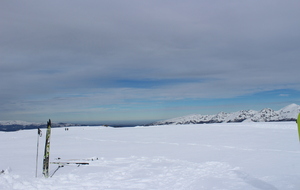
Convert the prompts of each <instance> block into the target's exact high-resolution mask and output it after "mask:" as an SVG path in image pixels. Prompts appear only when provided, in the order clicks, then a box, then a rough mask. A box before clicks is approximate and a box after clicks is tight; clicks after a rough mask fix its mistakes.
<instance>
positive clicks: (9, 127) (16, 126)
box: [0, 121, 80, 131]
mask: <svg viewBox="0 0 300 190" xmlns="http://www.w3.org/2000/svg"><path fill="white" fill-rule="evenodd" d="M70 126H80V125H78V124H70V123H52V124H51V127H53V128H55V127H70ZM46 127H47V123H46V122H45V123H33V122H26V121H0V131H18V130H24V129H37V128H46Z"/></svg>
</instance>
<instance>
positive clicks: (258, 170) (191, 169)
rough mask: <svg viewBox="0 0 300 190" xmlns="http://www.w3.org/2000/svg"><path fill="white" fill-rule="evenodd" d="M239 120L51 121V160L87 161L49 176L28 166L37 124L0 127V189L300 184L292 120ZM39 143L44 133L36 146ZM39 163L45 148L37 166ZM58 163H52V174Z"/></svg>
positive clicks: (244, 189) (188, 189)
mask: <svg viewBox="0 0 300 190" xmlns="http://www.w3.org/2000/svg"><path fill="white" fill-rule="evenodd" d="M241 125H242V124H238V125H236V124H215V125H207V126H205V125H189V126H159V127H148V128H147V127H145V128H138V127H137V128H127V129H126V128H123V129H114V128H104V127H92V128H79V127H78V128H71V129H70V132H62V131H63V129H59V128H58V129H53V131H52V132H53V133H52V135H53V136H52V137H51V138H52V139H51V146H52V147H51V149H50V152H51V153H50V160H51V161H57V160H59V161H61V162H64V161H69V162H72V161H75V162H77V161H78V162H88V163H89V165H81V166H79V167H78V166H77V165H65V166H64V167H62V168H59V169H58V170H57V171H56V173H55V174H54V175H53V177H52V178H48V179H45V178H43V176H42V175H41V172H39V175H38V178H35V177H34V174H33V171H34V170H35V165H34V164H35V163H34V161H35V151H36V147H35V146H36V134H35V131H34V130H29V131H18V132H14V133H0V148H1V150H4V152H5V154H2V155H1V157H0V166H1V168H0V169H1V170H2V169H4V170H3V172H2V173H0V189H3V190H22V189H26V190H39V189H43V190H68V189H70V190H81V189H87V190H105V189H109V190H121V189H125V190H138V189H159V190H161V189H162V190H298V189H300V182H299V177H300V175H299V174H298V171H299V169H300V166H299V165H300V164H298V163H299V162H298V160H299V156H300V155H299V154H300V151H299V149H298V148H297V146H299V143H298V139H297V134H295V136H294V133H296V129H295V127H294V123H289V122H286V123H274V124H273V126H272V124H270V123H268V124H262V123H253V124H245V126H241ZM220 126H221V127H220ZM264 126H265V127H264ZM241 127H245V128H241ZM199 132H200V133H199ZM216 132H218V133H216ZM33 134H34V135H33ZM294 137H296V138H295V140H294V139H293V138H294ZM43 143H44V142H43V140H42V139H41V150H40V153H41V154H42V152H43V151H42V149H43V146H42V145H43ZM20 145H22V146H24V147H23V148H22V149H26V150H21V149H20ZM22 146H21V147H22ZM25 147H26V148H25ZM18 148H19V149H18ZM91 154H93V155H91ZM57 155H60V156H61V158H60V159H58V158H57ZM82 155H85V156H86V157H82ZM130 155H131V156H130ZM88 156H91V157H88ZM98 156H100V157H98ZM80 157H82V159H75V158H80ZM10 159H11V160H12V161H10ZM31 159H32V160H31ZM23 162H24V163H26V164H24V163H23ZM12 163H13V164H12ZM41 164H42V155H40V161H39V169H41ZM57 167H58V166H57V165H54V164H53V165H51V167H50V175H51V174H53V172H54V171H55V170H56V169H57Z"/></svg>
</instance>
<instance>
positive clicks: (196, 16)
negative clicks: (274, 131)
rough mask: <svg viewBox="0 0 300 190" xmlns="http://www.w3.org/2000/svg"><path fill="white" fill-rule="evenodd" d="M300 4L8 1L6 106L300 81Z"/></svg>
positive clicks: (196, 93) (105, 104)
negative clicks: (299, 19)
mask: <svg viewBox="0 0 300 190" xmlns="http://www.w3.org/2000/svg"><path fill="white" fill-rule="evenodd" d="M299 6H300V3H299V2H298V1H288V2H283V1H263V2H261V1H250V0H249V1H230V2H228V1H214V2H208V1H193V0H191V1H172V2H170V1H137V0H129V1H92V0H90V1H85V2H82V1H77V0H75V1H69V0H66V1H56V0H54V1H51V2H39V1H1V3H0V7H1V8H0V16H1V20H0V25H1V35H0V52H1V53H0V54H1V64H0V87H1V92H0V106H1V108H2V111H1V112H2V115H4V116H5V117H10V118H13V116H12V114H16V113H17V112H18V113H19V114H16V115H18V116H20V115H22V114H25V115H26V116H28V114H30V113H31V114H32V115H36V114H37V113H39V111H38V110H41V109H42V108H44V110H45V114H50V113H54V112H55V111H56V112H57V111H58V110H59V111H61V112H64V113H70V112H72V111H73V112H78V113H79V114H80V113H81V114H83V113H87V112H88V113H97V114H99V113H104V112H106V111H107V109H109V110H112V109H113V110H114V111H115V112H116V110H120V107H123V105H127V106H128V109H129V110H133V109H136V107H135V105H136V104H140V103H141V101H142V102H144V103H143V105H144V106H145V107H149V105H150V104H148V103H145V102H149V101H150V102H164V101H175V100H180V99H202V98H203V99H207V98H216V99H218V98H234V97H238V96H243V95H248V94H255V93H259V92H264V91H272V90H278V89H294V90H300V83H299V69H300V64H299V62H300V24H299V21H298V18H299V17H300V12H299V11H298V7H299ZM129 105H132V106H133V107H134V108H133V107H131V106H129ZM45 107H47V108H45ZM125 107H126V106H125ZM150 107H151V106H150ZM96 108H97V109H96ZM95 109H96V110H95ZM105 110H106V111H105ZM135 113H136V112H135ZM145 114H146V113H145ZM4 116H3V117H4ZM95 117H96V116H95ZM70 118H71V116H70ZM112 119H113V118H112Z"/></svg>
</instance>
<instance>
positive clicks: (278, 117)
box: [150, 104, 300, 125]
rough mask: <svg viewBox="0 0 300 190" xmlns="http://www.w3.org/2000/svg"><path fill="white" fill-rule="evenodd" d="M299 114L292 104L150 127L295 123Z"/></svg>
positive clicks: (175, 120) (192, 117) (187, 118)
mask: <svg viewBox="0 0 300 190" xmlns="http://www.w3.org/2000/svg"><path fill="white" fill-rule="evenodd" d="M298 113H300V106H299V105H297V104H290V105H288V106H286V107H284V108H282V109H280V110H278V111H274V110H272V109H271V108H264V109H262V110H260V111H255V110H240V111H237V112H232V113H226V112H219V113H218V114H216V115H201V114H193V115H188V116H183V117H177V118H173V119H168V120H163V121H158V122H155V123H151V124H150V125H168V124H175V125H181V124H201V123H230V122H271V121H295V120H296V118H297V116H298Z"/></svg>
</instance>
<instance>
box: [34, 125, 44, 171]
mask: <svg viewBox="0 0 300 190" xmlns="http://www.w3.org/2000/svg"><path fill="white" fill-rule="evenodd" d="M41 136H42V131H41V129H40V128H38V136H37V146H36V162H35V163H36V167H35V177H37V170H38V161H39V141H40V137H41Z"/></svg>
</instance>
